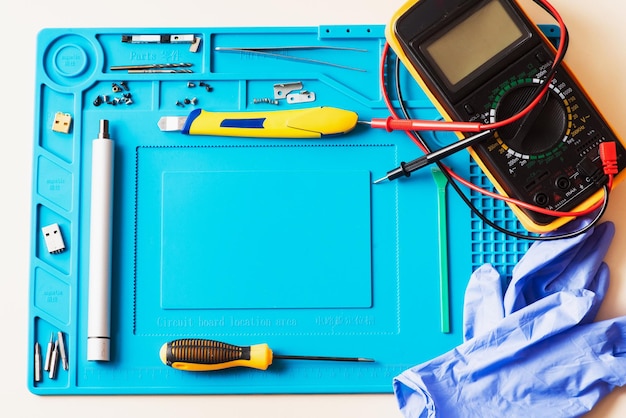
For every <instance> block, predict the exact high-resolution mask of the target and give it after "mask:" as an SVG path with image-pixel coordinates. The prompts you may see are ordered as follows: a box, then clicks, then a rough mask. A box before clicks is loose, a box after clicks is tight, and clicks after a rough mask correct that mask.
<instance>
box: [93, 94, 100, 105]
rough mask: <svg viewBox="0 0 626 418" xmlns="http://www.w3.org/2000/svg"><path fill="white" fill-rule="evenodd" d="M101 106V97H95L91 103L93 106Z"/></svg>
mask: <svg viewBox="0 0 626 418" xmlns="http://www.w3.org/2000/svg"><path fill="white" fill-rule="evenodd" d="M101 104H102V97H101V96H98V97H96V99H95V100H94V101H93V105H94V106H100V105H101Z"/></svg>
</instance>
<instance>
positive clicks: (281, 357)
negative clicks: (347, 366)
mask: <svg viewBox="0 0 626 418" xmlns="http://www.w3.org/2000/svg"><path fill="white" fill-rule="evenodd" d="M274 358H275V359H279V360H317V361H353V362H366V363H373V362H374V360H373V359H370V358H363V357H326V356H291V355H285V354H274Z"/></svg>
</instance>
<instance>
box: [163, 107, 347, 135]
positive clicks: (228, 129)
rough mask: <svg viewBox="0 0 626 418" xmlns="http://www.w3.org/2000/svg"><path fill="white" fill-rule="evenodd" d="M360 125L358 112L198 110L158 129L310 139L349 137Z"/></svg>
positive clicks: (326, 109) (170, 119)
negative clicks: (336, 136) (358, 124)
mask: <svg viewBox="0 0 626 418" xmlns="http://www.w3.org/2000/svg"><path fill="white" fill-rule="evenodd" d="M357 121H358V115H357V114H356V113H355V112H352V111H349V110H344V109H338V108H335V107H326V106H320V107H313V108H306V109H292V110H275V111H266V112H208V111H206V110H203V109H194V110H193V111H192V112H191V113H190V114H189V115H188V116H164V117H162V118H161V119H159V123H158V125H159V128H160V129H161V130H162V131H180V132H182V133H183V134H187V135H217V136H237V137H252V138H303V139H306V138H322V137H326V136H331V135H341V134H345V133H347V132H350V131H351V130H352V129H354V127H355V126H356V124H357Z"/></svg>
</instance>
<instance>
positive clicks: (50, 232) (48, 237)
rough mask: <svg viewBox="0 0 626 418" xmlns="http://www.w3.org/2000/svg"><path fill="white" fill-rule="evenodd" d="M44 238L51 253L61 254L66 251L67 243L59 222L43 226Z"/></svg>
mask: <svg viewBox="0 0 626 418" xmlns="http://www.w3.org/2000/svg"><path fill="white" fill-rule="evenodd" d="M41 232H42V233H43V239H44V241H45V243H46V247H47V248H48V252H49V253H50V254H59V253H62V252H63V251H65V243H64V242H63V235H61V228H60V227H59V224H57V223H54V224H50V225H48V226H44V227H43V228H41Z"/></svg>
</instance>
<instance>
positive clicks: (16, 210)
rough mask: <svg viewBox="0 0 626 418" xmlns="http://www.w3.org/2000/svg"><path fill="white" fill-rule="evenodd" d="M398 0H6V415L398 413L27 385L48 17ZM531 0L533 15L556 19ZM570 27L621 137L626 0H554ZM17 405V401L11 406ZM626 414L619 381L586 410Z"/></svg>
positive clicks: (324, 16) (573, 54) (620, 273)
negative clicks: (42, 43)
mask: <svg viewBox="0 0 626 418" xmlns="http://www.w3.org/2000/svg"><path fill="white" fill-rule="evenodd" d="M403 3H404V1H403V0H378V1H374V0H316V1H288V0H267V1H260V0H231V1H219V2H218V1H198V0H186V1H164V0H151V1H147V0H143V1H142V0H136V1H122V0H109V1H106V2H91V1H84V0H83V1H79V0H65V1H48V0H32V1H25V0H22V1H11V0H5V1H3V2H2V4H1V5H0V45H1V46H2V48H1V49H0V57H2V59H1V61H0V74H1V77H0V111H1V113H0V127H1V130H0V142H1V144H2V147H1V149H2V152H1V153H0V161H1V163H0V182H1V183H2V184H3V186H2V197H1V198H0V214H2V225H1V226H0V231H1V232H0V234H1V235H0V282H1V283H2V287H3V288H4V291H2V292H0V311H1V312H2V315H1V316H0V326H1V327H2V328H1V329H0V335H1V337H0V359H1V360H0V376H1V377H2V378H1V379H0V401H1V403H0V405H1V406H0V410H2V413H1V414H2V416H7V417H8V416H11V417H39V416H41V417H44V416H45V417H46V418H54V417H63V418H71V417H89V418H97V417H107V418H110V417H114V416H116V417H130V416H144V417H151V418H152V417H171V416H179V417H180V416H198V417H205V416H207V417H208V416H211V417H226V416H228V417H232V418H236V417H256V418H264V417H272V418H281V417H290V418H291V417H299V418H307V417H321V416H324V417H329V418H331V417H359V418H369V417H395V416H398V417H399V416H400V414H399V412H398V409H397V406H396V402H395V400H394V398H393V396H392V395H391V394H388V395H332V396H328V395H298V396H291V395H290V396H283V395H272V396H213V395H211V396H113V397H109V396H98V397H91V396H74V397H66V396H60V397H48V396H35V395H32V394H31V393H30V392H29V391H28V390H27V384H26V379H27V378H28V377H27V373H26V367H27V362H28V361H29V360H28V359H27V353H28V349H27V342H28V338H27V328H28V324H29V323H28V317H27V310H28V280H29V277H28V276H29V248H30V242H29V236H30V235H29V231H30V211H31V207H30V195H31V171H32V169H31V155H32V138H33V109H34V106H33V100H34V97H35V92H34V79H35V72H34V68H35V43H36V36H37V32H38V31H39V30H41V29H42V28H46V27H222V26H292V25H295V26H311V25H314V26H316V25H320V24H386V23H388V21H389V19H390V18H391V16H392V15H393V14H394V12H395V11H396V10H397V9H398V8H399V7H400V6H401V5H402V4H403ZM522 4H525V5H531V6H530V7H531V8H530V10H531V15H532V16H533V17H534V19H535V21H536V22H538V23H552V21H551V20H550V18H549V17H548V16H547V15H545V14H544V13H543V12H542V11H541V10H539V9H537V8H536V7H535V6H533V5H532V4H531V3H530V1H529V0H523V3H522ZM553 4H554V6H555V7H556V8H557V10H559V11H560V13H561V15H562V16H563V18H564V19H565V22H566V23H567V25H568V28H569V31H570V37H571V43H570V49H569V51H568V54H567V57H566V61H567V62H568V63H569V65H570V67H572V69H573V70H574V72H575V73H576V74H577V75H578V77H579V79H580V81H581V83H582V84H583V85H584V86H585V88H586V89H587V91H588V93H589V95H590V96H591V97H592V98H593V99H594V101H595V102H596V104H597V105H598V106H599V108H600V109H601V111H602V112H603V113H604V115H605V116H606V118H607V119H608V120H609V121H610V123H611V124H612V125H613V127H614V128H615V130H616V131H617V132H618V134H619V135H621V137H622V138H626V112H625V107H624V104H623V102H620V100H623V99H624V96H626V94H625V93H626V75H625V74H626V52H624V45H625V44H626V21H625V19H624V16H626V2H623V1H620V0H593V1H589V0H553ZM625 207H626V186H620V187H618V188H617V189H616V190H615V192H614V193H613V194H612V195H611V204H610V208H609V210H608V213H607V214H606V216H605V219H607V220H612V221H614V222H615V223H616V226H617V234H616V237H615V239H614V241H613V244H612V247H611V249H610V252H609V255H608V257H607V262H608V264H609V266H610V268H611V280H612V281H611V286H610V289H609V295H608V297H607V300H606V301H605V304H604V305H603V307H602V309H601V311H600V317H601V318H603V319H605V318H610V317H615V316H619V315H626V257H624V254H625V252H626V216H624V208H625ZM9 411H11V412H9ZM589 416H590V417H605V418H610V417H623V416H626V390H622V389H617V390H616V391H615V392H614V393H612V394H611V395H610V396H609V397H608V398H606V399H605V400H603V401H602V402H600V404H599V405H598V406H597V407H596V408H595V409H594V410H593V411H592V412H591V413H590V414H589Z"/></svg>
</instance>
